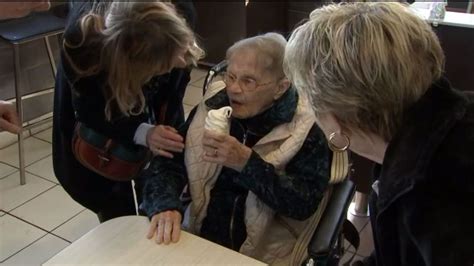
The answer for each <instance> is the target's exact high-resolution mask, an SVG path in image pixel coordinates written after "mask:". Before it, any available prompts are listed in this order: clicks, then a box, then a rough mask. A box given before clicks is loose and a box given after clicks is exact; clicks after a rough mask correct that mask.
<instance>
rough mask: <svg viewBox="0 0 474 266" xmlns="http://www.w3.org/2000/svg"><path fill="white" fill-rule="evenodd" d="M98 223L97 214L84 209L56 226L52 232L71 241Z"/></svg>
mask: <svg viewBox="0 0 474 266" xmlns="http://www.w3.org/2000/svg"><path fill="white" fill-rule="evenodd" d="M98 225H99V219H98V218H97V215H96V214H95V213H94V212H92V211H90V210H87V209H86V210H84V211H82V212H81V213H79V214H78V215H77V216H75V217H73V218H72V219H71V220H69V221H67V222H66V223H65V224H63V225H61V226H60V227H58V228H56V229H55V230H54V231H53V233H54V234H56V235H58V236H61V237H63V238H65V239H67V240H69V241H71V242H73V241H75V240H77V239H78V238H80V237H81V236H83V235H84V234H85V233H87V232H89V231H90V230H92V228H94V227H96V226H98Z"/></svg>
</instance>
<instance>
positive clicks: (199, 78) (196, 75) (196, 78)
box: [189, 68, 208, 86]
mask: <svg viewBox="0 0 474 266" xmlns="http://www.w3.org/2000/svg"><path fill="white" fill-rule="evenodd" d="M207 72H208V71H207V70H206V69H199V68H195V69H193V70H192V71H191V80H190V81H189V83H191V84H194V83H196V84H200V85H201V86H202V83H203V82H204V78H205V77H206V75H207ZM197 86H199V85H197Z"/></svg>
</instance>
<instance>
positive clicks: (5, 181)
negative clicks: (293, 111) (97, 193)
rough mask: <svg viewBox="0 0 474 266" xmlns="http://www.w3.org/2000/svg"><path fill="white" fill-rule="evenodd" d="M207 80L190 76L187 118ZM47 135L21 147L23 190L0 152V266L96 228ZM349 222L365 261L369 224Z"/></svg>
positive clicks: (35, 258) (13, 149) (36, 260)
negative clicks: (61, 177)
mask: <svg viewBox="0 0 474 266" xmlns="http://www.w3.org/2000/svg"><path fill="white" fill-rule="evenodd" d="M205 75H206V72H205V71H202V70H197V71H193V73H192V75H191V82H190V85H189V86H188V89H187V91H186V95H185V99H184V108H185V112H186V113H189V111H190V110H191V109H192V108H193V106H194V105H195V104H197V103H199V101H200V100H201V98H202V83H203V80H204V77H205ZM51 132H52V131H51V129H50V128H49V129H46V130H44V131H41V132H39V133H36V134H35V135H33V136H32V137H29V138H27V139H26V141H25V149H26V164H27V168H26V170H27V176H26V179H27V183H26V185H23V186H20V184H19V183H20V177H19V172H18V150H17V145H16V144H12V145H9V146H6V147H4V148H2V149H0V264H2V265H40V264H41V263H43V262H45V261H46V260H48V259H49V258H50V257H52V256H53V255H55V254H56V253H58V252H59V251H60V250H62V249H63V248H65V247H66V246H68V245H69V244H71V242H73V241H75V240H76V239H78V238H79V237H81V236H82V235H83V234H85V233H86V232H88V231H89V230H90V229H92V228H94V227H95V226H97V225H98V224H99V223H98V220H97V216H96V215H95V214H94V213H92V212H91V211H89V210H86V209H84V208H83V207H82V206H81V205H79V204H77V203H76V202H74V201H73V200H72V199H71V198H70V197H69V196H68V195H67V193H66V192H65V191H64V189H63V188H62V187H61V185H59V183H58V181H57V179H56V177H55V176H54V173H53V170H52V156H51V153H52V151H51ZM2 139H9V141H10V140H11V139H12V136H11V134H9V133H4V132H3V133H0V141H1V140H2ZM13 139H14V138H13ZM2 143H3V142H2ZM352 218H353V219H354V221H355V223H356V224H357V227H358V229H359V231H361V236H362V237H363V238H364V237H366V238H367V241H365V240H362V243H363V244H365V245H366V247H361V248H360V249H359V250H358V251H357V254H358V255H367V254H368V253H369V252H370V249H371V242H372V241H371V238H370V237H371V235H370V224H368V219H367V218H354V217H352ZM369 238H370V239H369ZM352 254H353V250H352V251H351V249H349V251H348V253H347V254H346V256H345V258H346V257H347V256H349V255H352ZM345 258H343V259H345ZM357 258H360V257H356V259H357Z"/></svg>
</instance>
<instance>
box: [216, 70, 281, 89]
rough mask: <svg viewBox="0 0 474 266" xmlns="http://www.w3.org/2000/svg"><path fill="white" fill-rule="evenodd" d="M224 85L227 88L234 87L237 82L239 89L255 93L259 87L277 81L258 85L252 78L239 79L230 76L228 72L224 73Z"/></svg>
mask: <svg viewBox="0 0 474 266" xmlns="http://www.w3.org/2000/svg"><path fill="white" fill-rule="evenodd" d="M223 77H224V83H225V85H226V86H227V87H229V86H232V85H233V84H234V83H235V82H236V81H237V83H238V84H239V87H240V88H241V89H242V90H243V91H255V90H256V89H257V88H258V87H261V86H265V85H268V84H271V83H273V82H275V81H270V82H265V83H257V81H256V80H254V79H252V78H237V77H236V76H234V75H232V74H229V73H227V72H225V73H223Z"/></svg>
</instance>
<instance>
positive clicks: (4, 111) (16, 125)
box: [0, 101, 21, 134]
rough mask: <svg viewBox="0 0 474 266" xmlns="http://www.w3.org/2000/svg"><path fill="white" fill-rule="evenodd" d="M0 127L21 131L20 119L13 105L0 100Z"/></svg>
mask: <svg viewBox="0 0 474 266" xmlns="http://www.w3.org/2000/svg"><path fill="white" fill-rule="evenodd" d="M0 129H4V130H6V131H8V132H11V133H14V134H17V133H19V132H20V131H21V128H20V120H19V119H18V114H17V113H16V109H15V107H14V106H13V105H12V104H11V103H9V102H4V101H0Z"/></svg>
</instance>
